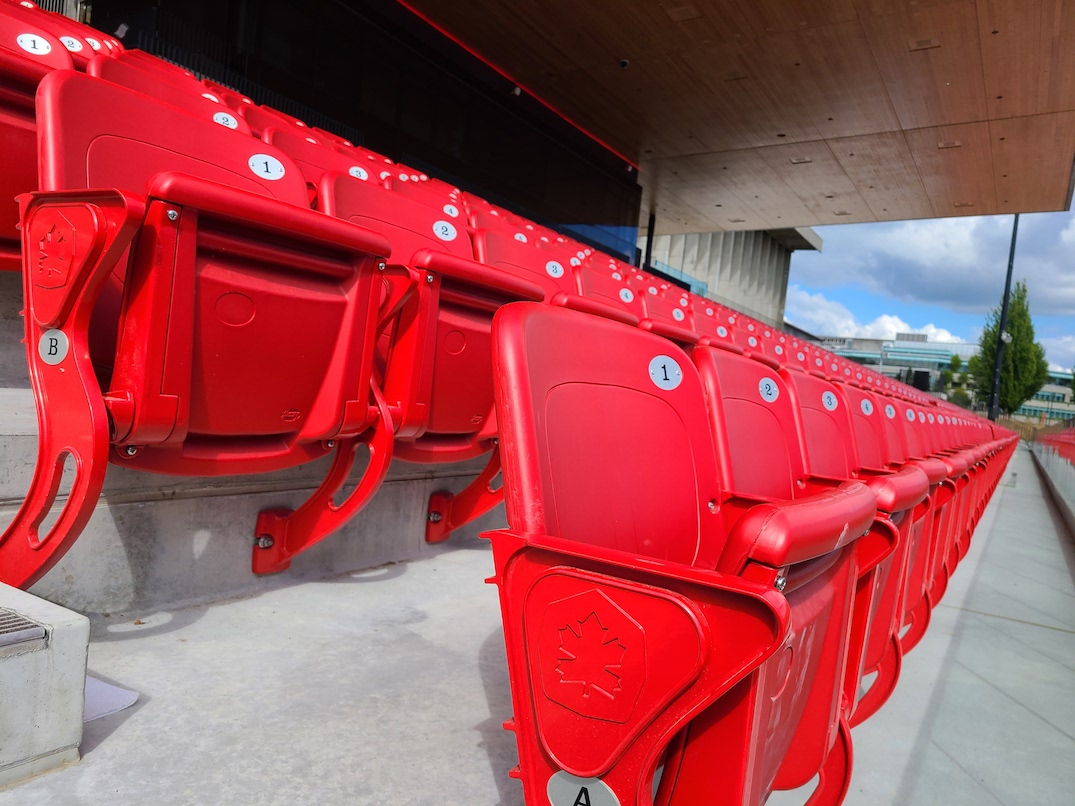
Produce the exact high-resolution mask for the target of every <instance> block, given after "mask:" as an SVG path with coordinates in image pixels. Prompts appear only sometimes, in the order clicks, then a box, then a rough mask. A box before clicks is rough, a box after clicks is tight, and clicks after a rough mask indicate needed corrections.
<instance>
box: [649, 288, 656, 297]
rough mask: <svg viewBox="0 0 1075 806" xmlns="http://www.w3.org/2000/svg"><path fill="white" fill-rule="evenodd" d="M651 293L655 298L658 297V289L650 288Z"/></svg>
mask: <svg viewBox="0 0 1075 806" xmlns="http://www.w3.org/2000/svg"><path fill="white" fill-rule="evenodd" d="M649 292H650V293H651V294H653V296H657V289H656V288H654V287H653V286H650V287H649Z"/></svg>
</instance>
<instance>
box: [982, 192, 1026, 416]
mask: <svg viewBox="0 0 1075 806" xmlns="http://www.w3.org/2000/svg"><path fill="white" fill-rule="evenodd" d="M1018 233H1019V213H1016V214H1015V219H1014V220H1013V221H1012V246H1011V249H1010V250H1009V251H1008V276H1007V278H1006V279H1005V280H1004V301H1003V302H1001V304H1000V323H999V327H998V331H999V332H998V333H997V354H996V356H995V357H994V358H993V389H992V391H991V392H990V395H989V419H990V420H992V421H993V422H996V419H997V415H998V414H1000V366H1001V361H1002V360H1003V358H1004V345H1006V344H1009V343H1010V342H1011V340H1012V337H1011V334H1010V333H1008V330H1007V328H1008V298H1009V297H1010V296H1011V294H1012V267H1013V266H1014V265H1015V238H1016V236H1017V235H1018Z"/></svg>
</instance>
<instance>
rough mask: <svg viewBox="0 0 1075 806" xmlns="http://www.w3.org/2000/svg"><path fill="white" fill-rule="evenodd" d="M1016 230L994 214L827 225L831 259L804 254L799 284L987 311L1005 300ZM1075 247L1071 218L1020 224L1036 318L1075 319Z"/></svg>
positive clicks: (1023, 276)
mask: <svg viewBox="0 0 1075 806" xmlns="http://www.w3.org/2000/svg"><path fill="white" fill-rule="evenodd" d="M1011 224H1012V219H1011V216H988V217H978V218H945V219H931V220H923V221H900V222H887V223H876V224H844V225H840V226H828V227H819V228H818V230H819V234H821V236H822V237H823V238H824V241H825V247H824V251H823V253H821V254H818V253H817V252H807V251H801V252H796V253H795V256H794V257H793V259H792V273H791V278H792V281H793V282H800V283H802V284H803V285H805V286H808V287H810V288H832V287H839V286H847V285H856V286H858V287H860V288H864V289H866V290H867V291H871V292H873V293H876V294H879V295H882V296H886V297H890V298H894V299H899V300H902V301H904V302H926V303H930V304H934V305H943V306H945V307H947V308H949V309H951V310H953V311H965V312H974V313H985V312H986V311H988V310H989V309H991V308H993V307H994V306H996V305H997V304H998V303H999V302H1000V296H1001V293H1002V291H1003V288H1004V273H1005V269H1006V268H1007V264H1008V249H1009V246H1010V243H1011ZM1073 246H1075V216H1073V215H1072V214H1071V213H1035V214H1031V215H1025V216H1022V217H1021V218H1020V220H1019V243H1018V249H1017V251H1016V256H1015V271H1014V278H1015V279H1016V280H1025V281H1026V283H1027V289H1028V291H1029V299H1030V309H1031V312H1032V313H1033V314H1034V315H1059V316H1070V315H1073V314H1075V261H1073V260H1072V258H1071V255H1072V247H1073Z"/></svg>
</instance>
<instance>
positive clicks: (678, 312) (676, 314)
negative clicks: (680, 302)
mask: <svg viewBox="0 0 1075 806" xmlns="http://www.w3.org/2000/svg"><path fill="white" fill-rule="evenodd" d="M672 318H673V319H675V320H676V321H677V322H682V321H683V320H684V319H686V318H687V314H685V313H683V309H682V308H673V309H672Z"/></svg>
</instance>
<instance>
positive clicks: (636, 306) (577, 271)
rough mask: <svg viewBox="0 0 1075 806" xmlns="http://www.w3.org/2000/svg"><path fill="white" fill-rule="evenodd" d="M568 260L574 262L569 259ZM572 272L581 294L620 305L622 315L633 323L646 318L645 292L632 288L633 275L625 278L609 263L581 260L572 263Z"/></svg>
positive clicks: (612, 304)
mask: <svg viewBox="0 0 1075 806" xmlns="http://www.w3.org/2000/svg"><path fill="white" fill-rule="evenodd" d="M568 262H569V263H571V262H572V261H571V260H570V259H569V261H568ZM572 271H573V273H574V275H575V283H576V286H577V288H578V292H579V294H580V295H582V296H584V297H587V298H589V299H592V300H595V301H596V302H599V303H601V304H602V305H606V306H611V307H613V308H619V309H620V310H621V311H622V312H623V314H624V316H622V317H621V318H622V319H623V320H624V321H627V322H630V323H631V324H634V325H637V324H639V323H640V322H641V321H642V320H643V319H645V318H646V308H645V305H644V304H643V301H642V294H641V293H638V292H636V291H635V289H633V288H631V286H630V285H629V284H628V281H629V276H628V277H625V276H624V275H623V272H621V271H619V270H617V269H614V268H612V267H611V266H608V265H607V264H606V265H602V264H601V263H600V262H595V263H591V262H590V261H587V262H585V263H583V262H582V261H581V260H580V261H579V263H578V264H577V265H573V266H572Z"/></svg>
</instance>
